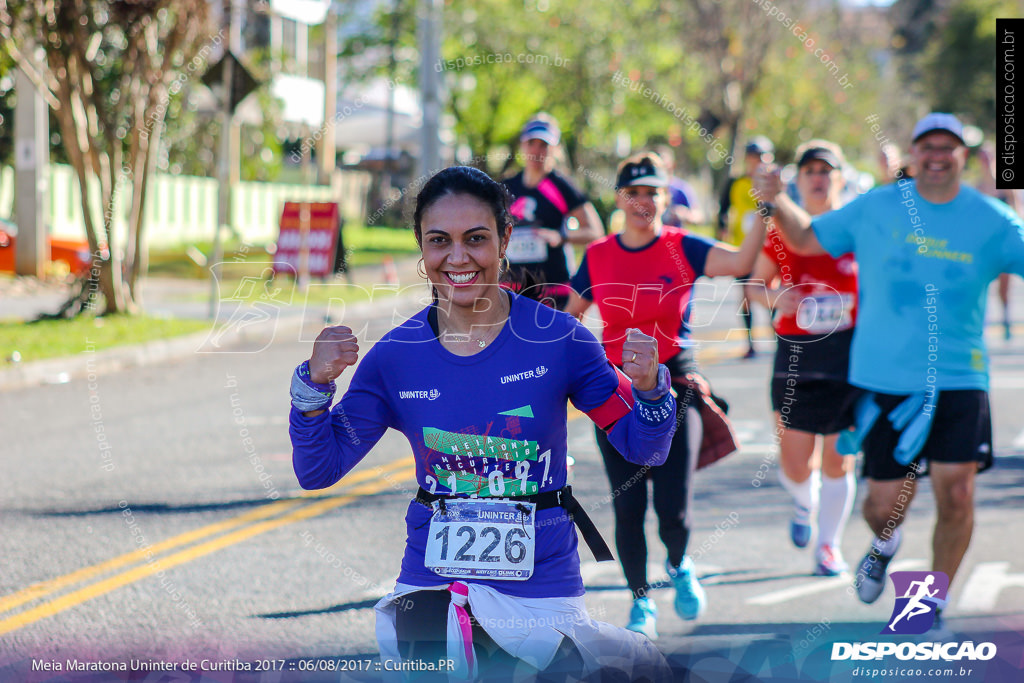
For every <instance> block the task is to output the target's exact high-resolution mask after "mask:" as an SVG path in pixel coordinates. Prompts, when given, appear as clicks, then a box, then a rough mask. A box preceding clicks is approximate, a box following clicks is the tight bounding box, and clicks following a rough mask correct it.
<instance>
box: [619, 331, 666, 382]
mask: <svg viewBox="0 0 1024 683" xmlns="http://www.w3.org/2000/svg"><path fill="white" fill-rule="evenodd" d="M622 372H624V373H626V376H627V377H629V379H630V380H632V382H633V386H635V387H636V388H637V389H639V390H640V391H650V390H651V389H653V388H655V387H656V386H658V340H657V339H655V338H654V337H648V336H647V335H646V334H644V333H643V332H641V331H640V330H638V329H636V328H635V327H631V328H629V329H628V330H626V341H625V342H624V343H623V344H622Z"/></svg>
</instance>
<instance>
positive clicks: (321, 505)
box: [0, 467, 415, 635]
mask: <svg viewBox="0 0 1024 683" xmlns="http://www.w3.org/2000/svg"><path fill="white" fill-rule="evenodd" d="M414 474H415V468H412V467H410V468H408V469H407V470H403V471H400V472H397V473H396V474H395V477H391V478H390V480H385V481H377V482H372V483H369V484H365V485H363V486H359V487H356V488H354V489H352V490H351V491H350V492H349V493H348V494H346V495H343V496H340V497H336V498H329V499H326V500H322V501H319V502H316V503H312V504H310V505H307V506H305V507H302V508H299V509H298V510H295V511H293V512H290V513H288V514H286V515H284V516H282V517H278V518H277V519H271V520H267V521H264V522H259V523H257V524H252V525H250V526H247V527H243V528H241V529H239V530H237V531H234V532H231V533H229V534H225V535H224V536H220V537H218V538H215V539H212V540H210V541H207V542H205V543H201V544H199V545H196V546H192V547H191V548H187V549H185V550H181V551H179V552H177V553H174V554H173V555H167V556H166V557H162V558H160V559H159V560H156V561H153V562H149V563H147V564H144V565H141V566H138V567H135V568H134V569H130V570H128V571H126V572H122V573H121V574H117V575H115V576H111V577H110V578H107V579H104V580H103V581H99V582H97V583H94V584H91V585H89V586H86V587H84V588H80V589H79V590H76V591H73V592H71V593H68V594H67V595H62V596H61V597H59V598H56V599H54V600H51V601H50V602H47V603H44V604H42V605H39V606H38V607H34V608H32V609H30V610H26V611H25V612H22V613H20V614H16V615H14V616H13V617H9V618H7V619H4V620H2V621H0V635H3V634H5V633H8V632H10V631H14V630H16V629H19V628H23V627H25V626H28V625H29V624H32V623H34V622H36V621H39V620H40V619H45V618H46V617H50V616H53V615H55V614H58V613H59V612H63V611H64V610H66V609H70V608H71V607H74V606H76V605H79V604H81V603H83V602H86V601H88V600H92V599H93V598H96V597H99V596H100V595H104V594H106V593H109V592H110V591H113V590H115V589H117V588H120V587H122V586H126V585H128V584H130V583H134V582H135V581H138V580H139V579H143V578H146V577H147V576H152V575H153V574H156V573H157V572H160V571H163V570H165V569H170V568H172V567H176V566H177V565H179V564H184V563H185V562H190V561H192V560H195V559H197V558H200V557H202V556H204V555H208V554H210V553H212V552H215V551H217V550H221V549H223V548H226V547H227V546H229V545H234V544H236V543H240V542H242V541H245V540H248V539H250V538H253V537H254V536H258V535H260V534H262V533H265V532H267V531H271V530H273V529H277V528H279V527H282V526H285V525H287V524H292V523H293V522H299V521H302V520H304V519H310V518H312V517H316V516H317V515H322V514H323V513H325V512H328V511H330V510H332V509H334V508H336V507H341V506H342V505H347V504H349V503H351V502H353V501H355V500H358V499H359V498H360V497H361V496H367V495H371V494H374V493H379V492H380V491H383V490H384V489H386V488H389V487H391V486H392V485H393V480H394V479H395V478H398V479H407V478H411V477H412V476H413V475H414Z"/></svg>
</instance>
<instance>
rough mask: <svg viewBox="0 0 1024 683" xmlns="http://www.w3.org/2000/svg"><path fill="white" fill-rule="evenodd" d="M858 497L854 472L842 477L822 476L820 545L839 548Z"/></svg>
mask: <svg viewBox="0 0 1024 683" xmlns="http://www.w3.org/2000/svg"><path fill="white" fill-rule="evenodd" d="M856 497H857V480H856V479H855V478H854V475H853V472H847V473H846V475H844V476H842V477H837V478H835V479H833V478H832V477H829V476H826V475H824V474H823V475H822V476H821V504H820V507H819V508H818V545H823V544H828V545H830V546H832V547H833V548H839V543H840V541H839V538H840V536H842V535H843V529H845V528H846V522H847V520H849V519H850V510H851V509H853V499H854V498H856Z"/></svg>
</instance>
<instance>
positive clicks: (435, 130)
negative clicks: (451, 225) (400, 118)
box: [419, 0, 441, 176]
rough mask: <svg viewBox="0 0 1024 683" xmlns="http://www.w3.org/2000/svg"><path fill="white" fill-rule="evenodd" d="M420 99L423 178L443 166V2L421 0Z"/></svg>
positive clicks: (421, 170) (421, 172)
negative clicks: (441, 135)
mask: <svg viewBox="0 0 1024 683" xmlns="http://www.w3.org/2000/svg"><path fill="white" fill-rule="evenodd" d="M419 7H420V9H419V44H420V100H421V106H422V107H423V123H422V128H421V129H420V173H419V175H420V176H423V175H426V174H428V173H430V172H432V171H437V170H438V169H439V168H440V167H441V139H440V136H439V131H440V128H441V96H440V92H439V90H440V74H439V73H438V71H437V68H436V67H437V65H438V63H439V61H440V59H441V2H440V0H420V4H419Z"/></svg>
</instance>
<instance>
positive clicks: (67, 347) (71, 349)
mask: <svg viewBox="0 0 1024 683" xmlns="http://www.w3.org/2000/svg"><path fill="white" fill-rule="evenodd" d="M209 328H210V323H209V322H204V321H202V320H178V319H169V318H149V317H144V316H139V317H132V316H121V315H115V316H108V317H104V318H96V317H93V316H85V315H83V316H79V317H78V318H75V319H74V320H44V321H41V322H37V323H25V322H20V321H9V320H7V321H0V363H3V362H6V361H7V359H9V358H11V356H12V355H13V354H14V352H17V353H18V354H19V355H20V359H21V361H22V362H29V361H34V360H41V359H44V358H58V357H60V356H72V355H75V354H79V353H82V352H84V351H90V352H91V351H101V350H103V349H108V348H111V347H114V346H125V345H128V344H140V343H142V342H147V341H153V340H155V339H167V338H170V337H177V336H180V335H184V334H191V333H193V332H199V331H201V330H206V329H209Z"/></svg>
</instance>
